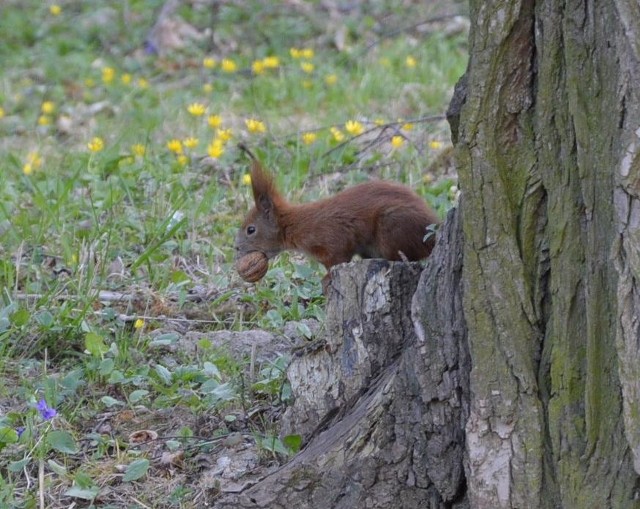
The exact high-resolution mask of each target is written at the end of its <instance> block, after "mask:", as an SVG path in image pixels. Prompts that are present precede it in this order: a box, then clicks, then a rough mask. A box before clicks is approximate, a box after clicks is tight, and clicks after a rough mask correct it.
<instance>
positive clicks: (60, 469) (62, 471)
mask: <svg viewBox="0 0 640 509" xmlns="http://www.w3.org/2000/svg"><path fill="white" fill-rule="evenodd" d="M47 465H49V468H50V469H51V471H52V472H54V473H56V474H58V475H67V473H68V472H67V469H66V467H65V466H63V465H61V464H60V463H56V462H55V461H53V460H47Z"/></svg>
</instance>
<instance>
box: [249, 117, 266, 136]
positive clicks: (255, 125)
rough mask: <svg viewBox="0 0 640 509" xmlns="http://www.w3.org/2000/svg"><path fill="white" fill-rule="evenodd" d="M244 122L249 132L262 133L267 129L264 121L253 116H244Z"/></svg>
mask: <svg viewBox="0 0 640 509" xmlns="http://www.w3.org/2000/svg"><path fill="white" fill-rule="evenodd" d="M244 123H245V125H246V126H247V129H248V130H249V132H250V133H263V132H265V131H266V130H267V128H266V126H265V125H264V122H261V121H260V120H256V119H255V118H245V119H244Z"/></svg>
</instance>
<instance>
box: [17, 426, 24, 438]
mask: <svg viewBox="0 0 640 509" xmlns="http://www.w3.org/2000/svg"><path fill="white" fill-rule="evenodd" d="M24 429H25V428H24V426H18V427H17V428H16V433H17V434H18V438H20V437H21V436H22V434H23V433H24Z"/></svg>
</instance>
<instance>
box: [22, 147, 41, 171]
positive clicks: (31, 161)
mask: <svg viewBox="0 0 640 509" xmlns="http://www.w3.org/2000/svg"><path fill="white" fill-rule="evenodd" d="M41 165H42V158H41V157H40V156H39V155H38V153H37V152H29V153H28V154H27V162H26V163H25V164H24V166H23V167H22V172H23V173H24V174H25V175H31V174H32V173H33V171H34V170H36V169H38V168H40V166H41Z"/></svg>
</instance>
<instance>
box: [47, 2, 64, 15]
mask: <svg viewBox="0 0 640 509" xmlns="http://www.w3.org/2000/svg"><path fill="white" fill-rule="evenodd" d="M49 12H50V13H51V15H52V16H60V13H61V12H62V7H60V6H59V5H57V4H53V5H51V6H50V7H49Z"/></svg>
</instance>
